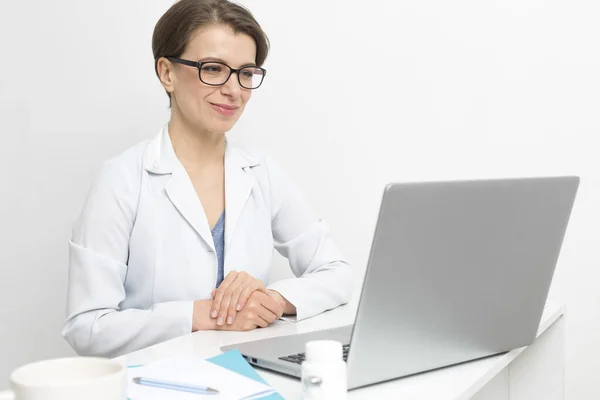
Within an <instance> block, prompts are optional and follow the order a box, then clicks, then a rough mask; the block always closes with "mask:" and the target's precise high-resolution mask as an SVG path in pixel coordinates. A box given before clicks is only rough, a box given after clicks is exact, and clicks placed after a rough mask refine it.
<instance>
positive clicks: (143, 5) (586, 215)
mask: <svg viewBox="0 0 600 400" xmlns="http://www.w3.org/2000/svg"><path fill="white" fill-rule="evenodd" d="M244 3H245V4H247V5H248V6H249V7H250V8H251V9H252V10H253V11H254V13H255V15H256V16H257V18H258V19H259V21H260V22H261V24H262V25H263V27H264V28H265V29H266V31H267V33H268V34H269V36H270V38H271V41H272V53H271V55H270V57H269V59H268V62H267V64H266V67H267V68H268V70H269V74H268V79H267V80H266V82H265V84H264V85H263V87H262V88H261V89H260V90H259V91H257V92H256V93H255V95H254V98H253V100H252V102H251V104H250V105H249V107H248V108H247V111H246V114H245V116H244V117H243V118H242V120H241V121H240V123H239V124H238V125H237V127H236V128H235V131H233V132H232V133H231V135H232V136H233V137H234V138H236V139H237V140H238V141H241V142H243V143H248V144H252V145H253V146H256V147H259V148H262V149H263V150H264V151H265V152H267V153H269V154H270V155H272V156H273V157H275V158H276V159H278V160H279V162H280V163H281V164H283V165H284V166H285V167H286V168H287V170H288V171H289V173H290V174H291V175H292V176H293V177H294V178H295V180H296V181H297V183H298V184H299V185H300V186H301V187H302V188H303V189H304V190H305V192H306V194H307V196H308V198H309V199H310V200H311V201H312V203H313V205H314V206H315V207H316V209H317V210H318V211H319V212H320V214H322V215H323V216H324V217H325V218H326V219H327V220H328V222H329V223H330V225H331V226H332V228H333V230H334V234H335V237H336V239H337V241H338V243H339V245H340V247H341V248H342V250H343V251H344V252H345V254H346V255H347V257H348V258H349V259H350V261H351V262H352V263H353V264H354V265H355V266H356V269H357V277H360V276H362V269H363V268H364V265H365V263H366V260H367V254H368V250H369V245H370V240H371V235H372V232H373V228H374V224H375V217H376V214H377V209H378V205H379V200H380V195H381V190H382V188H383V185H384V184H385V183H387V182H388V181H398V180H421V179H428V180H429V179H460V178H474V177H504V176H537V175H551V174H578V175H580V176H581V177H582V183H581V187H580V191H579V195H578V198H577V201H576V206H575V210H574V211H573V215H572V220H571V224H570V227H569V230H568V232H567V237H566V239H565V243H564V247H563V251H562V254H561V257H560V260H559V265H558V269H557V272H556V275H555V280H554V283H553V288H552V292H551V298H552V299H555V300H558V301H566V304H567V312H568V314H567V355H566V357H567V395H568V399H591V398H599V397H600V384H598V383H597V382H598V380H597V375H598V371H600V341H599V340H598V338H599V337H600V318H599V317H600V310H599V308H598V307H599V304H598V302H599V299H600V271H599V270H598V268H597V267H598V264H599V262H598V258H597V252H596V249H597V248H599V247H600V237H599V235H598V234H597V231H598V226H599V222H600V158H598V156H597V143H598V139H597V136H598V134H600V112H599V110H600V72H599V71H600V50H599V49H600V46H599V43H598V41H599V40H598V38H600V24H598V23H597V21H598V20H600V3H598V2H596V1H593V0H575V1H574V0H571V1H569V2H566V1H558V0H544V1H542V0H490V1H485V2H482V1H476V0H456V1H452V2H448V1H444V0H422V1H418V2H417V1H385V0H371V1H368V2H364V1H357V0H345V1H341V0H338V1H332V0H330V1H322V0H319V1H317V0H304V1H301V2H290V1H285V0H252V1H250V0H247V1H245V2H244ZM170 4H172V1H167V0H161V1H158V0H155V1H148V0H127V1H123V0H119V1H117V0H104V1H96V2H90V1H85V2H84V1H77V0H61V1H54V2H48V1H43V0H31V1H27V2H9V1H5V0H2V1H1V2H0V122H1V133H0V135H1V136H0V138H1V145H0V174H1V177H2V178H1V187H0V304H1V306H0V389H2V388H4V387H6V386H7V385H8V374H9V371H10V370H12V369H13V368H14V367H16V366H17V365H20V364H22V363H25V362H28V361H31V360H36V359H40V358H47V357H52V356H59V355H67V354H72V352H71V350H70V349H69V348H68V346H67V345H66V343H65V342H64V341H63V339H62V338H61V336H60V329H61V326H62V322H63V318H64V310H65V290H66V279H67V261H68V255H67V240H68V238H69V235H70V227H71V223H72V222H73V220H74V218H75V217H76V216H77V214H78V212H79V210H80V208H81V206H82V204H83V200H84V198H85V195H86V191H87V189H88V187H89V184H90V183H91V179H92V178H93V176H94V174H95V173H96V171H97V170H98V168H99V166H100V163H101V162H102V161H103V160H104V159H106V158H108V157H111V156H113V155H115V154H118V153H120V152H121V151H123V150H124V149H125V148H127V147H129V146H130V145H133V144H134V143H136V142H138V141H140V140H142V139H145V138H147V137H149V136H151V135H153V134H155V133H156V132H157V130H158V129H159V128H160V126H161V125H162V124H163V123H164V122H165V121H166V120H167V118H168V109H167V99H166V96H165V95H164V93H163V91H162V90H161V88H160V86H159V83H158V81H157V79H156V78H155V76H154V71H153V62H152V52H151V44H150V39H151V35H152V30H153V27H154V24H155V23H156V21H157V20H158V18H159V17H160V15H162V13H163V12H164V11H166V9H167V8H168V7H169V6H170ZM278 264H279V266H281V265H282V262H281V260H279V261H278ZM280 273H281V272H278V274H280Z"/></svg>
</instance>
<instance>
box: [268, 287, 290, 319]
mask: <svg viewBox="0 0 600 400" xmlns="http://www.w3.org/2000/svg"><path fill="white" fill-rule="evenodd" d="M267 290H268V292H269V294H270V295H271V297H272V298H274V299H275V300H277V302H278V303H279V304H281V308H283V313H284V314H288V315H291V314H296V306H294V305H293V304H292V303H290V302H289V301H288V300H287V299H286V298H285V297H283V295H282V294H281V293H279V292H278V291H276V290H273V289H267Z"/></svg>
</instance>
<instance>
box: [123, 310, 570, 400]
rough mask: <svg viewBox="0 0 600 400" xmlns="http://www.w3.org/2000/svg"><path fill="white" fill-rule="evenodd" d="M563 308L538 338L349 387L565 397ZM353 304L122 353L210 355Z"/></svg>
mask: <svg viewBox="0 0 600 400" xmlns="http://www.w3.org/2000/svg"><path fill="white" fill-rule="evenodd" d="M563 312H564V308H563V306H560V305H554V304H552V303H549V304H548V305H547V306H546V308H545V311H544V315H543V317H542V322H541V324H540V329H539V331H538V338H537V340H536V341H535V342H534V343H533V344H532V345H531V346H528V347H526V348H521V349H517V350H513V351H511V352H508V353H505V354H501V355H497V356H494V357H489V358H486V359H482V360H477V361H472V362H468V363H464V364H461V365H457V366H453V367H448V368H443V369H440V370H437V371H433V372H428V373H423V374H419V375H415V376H412V377H407V378H402V379H396V380H394V381H390V382H385V383H382V384H378V385H373V386H370V387H367V388H361V389H357V390H353V391H351V392H349V395H348V398H349V399H352V400H355V399H374V398H375V399H391V398H395V399H403V400H425V399H428V400H430V399H435V400H444V399H448V400H459V399H460V400H462V399H475V400H509V399H510V400H532V399H533V400H536V399H544V400H559V399H560V400H562V399H563V398H564V340H565V337H564V330H565V327H564V318H562V316H563ZM354 314H355V307H352V306H350V305H347V306H343V307H340V308H338V309H335V310H333V311H329V312H327V313H324V314H321V315H319V316H317V317H314V318H311V319H308V320H305V321H301V322H299V323H293V322H283V321H278V322H276V323H275V324H274V325H272V326H271V327H269V328H266V329H258V330H254V331H252V332H218V331H204V332H196V333H193V334H190V335H186V336H182V337H179V338H176V339H173V340H171V341H168V342H164V343H160V344H158V345H155V346H152V347H149V348H147V349H143V350H140V351H137V352H134V353H131V354H127V355H124V356H122V357H119V358H118V360H119V361H121V362H123V363H126V364H128V365H132V364H144V363H149V362H152V361H157V360H161V359H165V358H168V357H171V356H174V355H180V354H190V353H194V354H196V355H198V356H199V357H202V358H206V357H212V356H215V355H217V354H220V353H221V351H220V347H221V346H223V345H227V344H232V343H239V342H243V341H249V340H255V339H262V338H267V337H273V336H282V335H290V334H294V333H300V332H309V331H314V330H318V329H325V328H332V327H337V326H342V325H347V324H349V323H352V322H353V321H354ZM257 371H258V372H259V373H260V374H261V375H262V376H263V377H264V378H265V379H266V380H267V382H269V384H271V385H272V386H273V387H274V388H276V389H277V390H278V391H279V392H280V393H281V395H282V396H283V397H284V398H285V399H300V383H299V380H297V379H293V378H288V377H286V376H283V375H279V374H274V373H271V372H268V371H265V370H261V369H257Z"/></svg>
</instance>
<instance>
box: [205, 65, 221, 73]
mask: <svg viewBox="0 0 600 400" xmlns="http://www.w3.org/2000/svg"><path fill="white" fill-rule="evenodd" d="M202 72H203V73H206V74H211V75H217V74H220V73H222V72H223V66H222V65H219V64H204V65H203V66H202Z"/></svg>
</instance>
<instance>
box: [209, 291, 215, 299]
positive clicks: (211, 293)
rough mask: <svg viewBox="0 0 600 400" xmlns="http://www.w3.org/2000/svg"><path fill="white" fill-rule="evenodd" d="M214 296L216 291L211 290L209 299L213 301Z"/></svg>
mask: <svg viewBox="0 0 600 400" xmlns="http://www.w3.org/2000/svg"><path fill="white" fill-rule="evenodd" d="M215 294H217V289H213V290H212V292H210V297H212V298H213V299H214V298H215Z"/></svg>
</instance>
